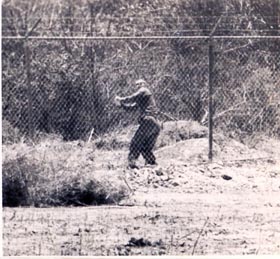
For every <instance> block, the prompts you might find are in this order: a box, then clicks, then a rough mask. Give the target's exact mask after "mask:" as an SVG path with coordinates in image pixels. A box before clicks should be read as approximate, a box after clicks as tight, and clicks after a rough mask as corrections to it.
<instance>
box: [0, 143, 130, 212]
mask: <svg viewBox="0 0 280 259" xmlns="http://www.w3.org/2000/svg"><path fill="white" fill-rule="evenodd" d="M3 153H4V155H5V156H6V157H5V159H4V162H3V167H2V168H3V176H2V179H3V181H2V188H3V206H9V207H15V206H35V207H45V206H81V205H100V204H116V203H118V202H119V201H120V200H121V199H122V198H124V197H125V196H126V188H125V187H124V185H123V184H122V183H121V182H120V181H119V182H118V181H117V180H116V181H115V179H113V180H112V179H111V180H110V181H114V182H112V183H111V182H110V181H109V180H108V179H104V178H101V177H100V175H98V174H95V173H94V170H95V169H94V162H93V161H92V160H93V159H92V157H91V156H92V149H91V148H87V147H81V146H79V145H78V144H77V143H71V144H69V143H67V144H66V143H63V142H62V141H60V142H58V141H57V140H54V141H53V142H47V141H46V142H41V143H40V144H37V145H36V146H34V147H30V146H27V145H26V144H23V143H21V144H16V145H10V146H9V147H7V146H5V147H4V152H3Z"/></svg>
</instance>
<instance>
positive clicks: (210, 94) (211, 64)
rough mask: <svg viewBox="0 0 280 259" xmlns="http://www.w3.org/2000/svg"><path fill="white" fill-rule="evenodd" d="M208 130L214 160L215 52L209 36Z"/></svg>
mask: <svg viewBox="0 0 280 259" xmlns="http://www.w3.org/2000/svg"><path fill="white" fill-rule="evenodd" d="M208 62H209V63H208V65H209V73H208V116H209V118H208V130H209V139H208V140H209V153H208V159H209V160H211V161H212V158H213V68H214V53H213V39H212V37H210V38H209V49H208Z"/></svg>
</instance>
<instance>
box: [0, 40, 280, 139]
mask: <svg viewBox="0 0 280 259" xmlns="http://www.w3.org/2000/svg"><path fill="white" fill-rule="evenodd" d="M279 43H280V41H279V38H277V37H275V38H267V39H265V38H262V39H250V38H246V37H240V38H238V39H234V38H232V39H231V38H230V37H227V38H226V37H225V38H223V37H220V38H219V39H217V38H214V40H213V42H212V44H213V57H209V39H208V38H207V37H200V38H195V37H185V38H182V37H181V38H179V37H178V38H176V37H169V38H168V37H166V38H153V37H151V38H140V39H139V38H126V39H122V38H119V39H117V38H115V39H108V38H107V39H106V38H102V39H101V38H100V39H90V38H89V39H86V38H85V39H77V38H76V39H75V38H70V39H66V38H59V39H56V38H48V39H44V38H36V37H33V38H32V37H31V38H30V39H24V38H21V39H11V38H3V39H2V88H3V90H2V105H3V141H4V142H9V141H11V140H13V138H16V135H17V134H16V133H15V132H18V134H19V135H22V134H24V135H26V136H30V137H31V136H34V135H36V134H37V133H40V132H45V133H55V134H60V135H62V136H63V138H64V139H65V140H75V139H80V138H87V137H88V136H89V134H92V133H93V132H94V134H95V135H102V134H104V133H107V132H111V131H114V130H115V129H118V128H123V127H125V126H127V125H129V124H136V123H137V117H136V116H135V113H126V112H124V111H123V110H122V109H120V108H118V107H116V105H115V103H114V98H115V96H127V95H130V94H132V93H134V92H135V91H136V90H137V89H136V87H135V80H137V79H144V80H146V82H147V83H148V88H149V89H150V90H151V92H152V93H153V96H154V98H155V102H156V106H157V110H158V112H157V118H158V119H159V120H160V121H167V120H175V121H177V120H194V121H198V122H200V123H201V124H204V125H206V126H207V122H208V117H209V107H210V108H211V109H210V113H212V112H211V111H213V114H210V115H213V121H214V133H215V131H217V130H222V131H223V132H224V133H226V134H231V135H232V136H236V135H238V136H241V135H243V134H246V135H249V134H253V133H255V132H264V133H266V134H270V135H273V136H277V137H279V136H280V106H279V103H280V102H279V100H280V66H279V63H280V51H279V45H280V44H279ZM209 58H212V59H213V60H212V61H213V67H212V69H210V70H209ZM209 71H210V72H211V75H209ZM209 76H210V78H212V88H213V104H212V105H211V103H210V105H209ZM210 118H211V117H210Z"/></svg>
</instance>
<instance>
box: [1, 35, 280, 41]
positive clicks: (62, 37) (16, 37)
mask: <svg viewBox="0 0 280 259" xmlns="http://www.w3.org/2000/svg"><path fill="white" fill-rule="evenodd" d="M209 38H212V39H217V40H218V39H280V36H272V35H271V36H262V35H255V36H253V35H252V36H211V37H210V36H109V37H108V36H29V37H25V36H2V39H5V40H24V39H30V40H168V39H188V40H206V39H209Z"/></svg>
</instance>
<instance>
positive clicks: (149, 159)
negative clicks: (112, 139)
mask: <svg viewBox="0 0 280 259" xmlns="http://www.w3.org/2000/svg"><path fill="white" fill-rule="evenodd" d="M146 85H147V83H146V82H145V81H144V80H137V81H136V86H137V87H139V90H138V91H137V92H136V93H134V94H132V95H130V96H126V97H119V96H116V98H115V101H116V104H117V105H118V106H121V107H122V108H123V109H125V110H128V111H129V110H138V111H139V113H140V115H139V118H138V122H139V127H138V129H137V131H136V132H135V134H134V136H133V138H132V140H131V143H130V147H129V154H128V166H129V167H130V168H138V167H137V165H136V160H137V159H138V158H139V156H140V154H141V155H142V156H143V158H144V159H145V161H146V164H147V165H156V164H157V163H156V157H155V155H154V153H153V148H154V146H155V144H156V140H157V138H158V136H159V133H160V124H159V123H158V121H157V120H156V118H155V115H156V105H155V100H154V97H153V95H152V93H151V91H150V90H149V89H148V88H147V87H146Z"/></svg>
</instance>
